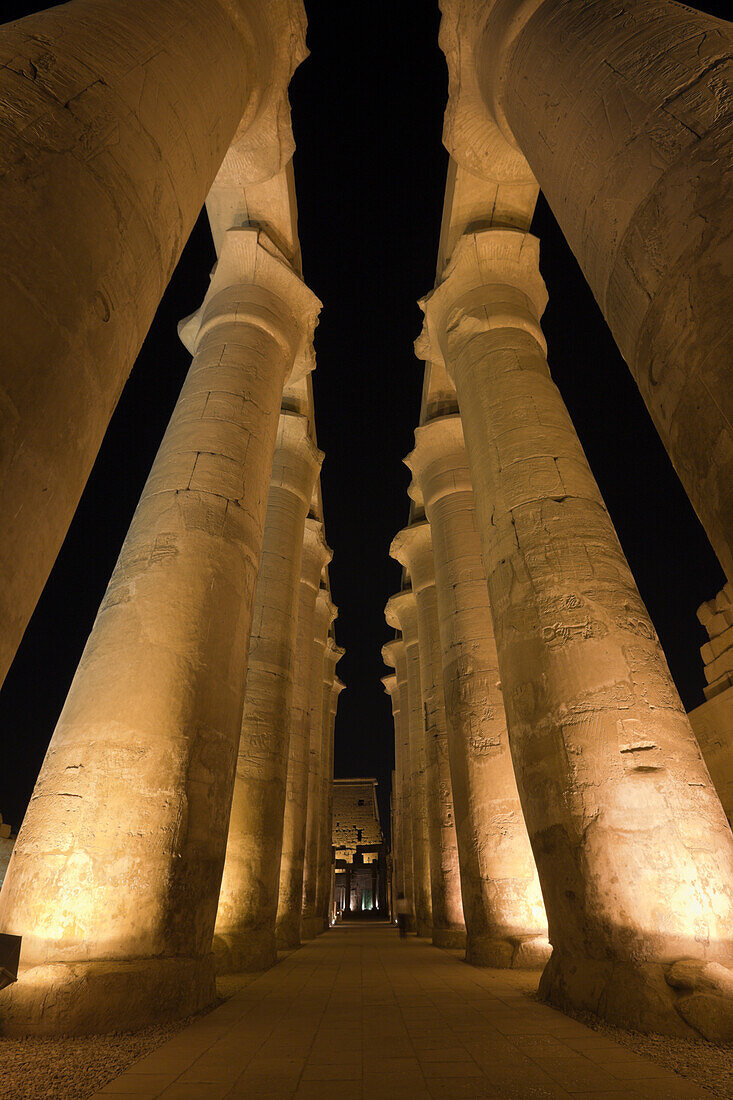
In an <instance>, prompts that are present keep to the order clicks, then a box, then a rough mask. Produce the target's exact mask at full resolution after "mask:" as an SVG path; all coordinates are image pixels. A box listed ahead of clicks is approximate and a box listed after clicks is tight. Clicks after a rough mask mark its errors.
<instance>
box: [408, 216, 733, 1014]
mask: <svg viewBox="0 0 733 1100" xmlns="http://www.w3.org/2000/svg"><path fill="white" fill-rule="evenodd" d="M545 302H546V294H545V290H544V284H543V283H542V280H541V278H540V275H539V269H538V248H537V241H536V240H535V238H532V237H530V236H529V235H528V234H523V233H520V232H515V231H511V230H489V231H488V232H483V233H476V234H470V235H468V236H467V237H466V238H463V239H462V240H461V241H460V242H459V244H458V246H457V249H456V251H455V253H454V256H453V258H452V261H451V264H450V267H449V269H448V271H447V274H446V279H445V281H444V282H443V283H442V284H441V285H440V286H439V287H438V289H437V290H436V291H435V292H434V293H433V295H431V297H430V298H429V299H428V300H427V303H426V310H427V316H428V331H429V332H430V333H432V334H433V335H435V336H436V337H437V340H438V343H437V345H432V346H433V347H436V346H437V347H438V348H439V349H440V351H441V352H442V354H444V355H445V359H446V365H447V366H448V367H449V369H450V371H451V373H452V375H453V378H454V380H455V383H456V388H457V392H458V400H459V404H460V407H461V414H462V420H463V425H464V430H465V436H466V447H467V450H468V458H469V464H470V468H471V480H472V483H473V487H474V491H475V494H476V510H477V517H478V521H479V530H480V534H481V538H482V545H483V553H484V561H485V565H486V570H487V575H488V583H489V599H490V602H491V611H492V617H493V621H494V627H495V630H496V642H497V649H498V655H499V669H500V672H501V682H502V686H503V692H504V702H505V707H506V715H507V723H508V727H509V737H510V744H511V749H512V755H513V758H514V764H515V768H516V774H517V780H518V785H519V790H520V794H521V797H522V804H523V807H524V811H525V818H526V821H527V827H528V830H529V834H530V838H531V840H532V846H533V849H534V853H535V858H536V860H537V867H538V871H539V875H540V881H541V883H542V892H543V895H544V898H545V904H546V906H547V914H548V919H549V924H550V940H551V942H552V945H553V954H552V958H551V960H550V962H549V964H548V966H547V968H546V969H545V972H544V974H543V978H542V983H541V990H542V992H543V994H544V995H545V996H546V997H548V998H549V999H551V1000H552V1001H554V1002H555V1003H557V1004H559V1005H561V1006H563V1005H564V1006H572V1007H575V1008H586V1009H591V1010H592V1011H594V1012H598V1013H599V1014H601V1015H603V1016H605V1017H606V1018H608V1019H611V1020H615V1021H616V1022H617V1023H621V1024H623V1025H624V1026H631V1027H638V1028H641V1029H644V1030H655V1031H660V1032H669V1033H676V1034H691V1032H690V1029H689V1028H687V1026H686V1024H685V1023H684V1022H683V1021H684V1020H689V1021H690V1022H692V1021H693V1019H694V1020H695V1023H694V1026H696V1027H700V1026H703V1027H705V1026H707V1025H705V1024H703V1025H701V1024H700V1022H699V1020H698V1019H697V1016H698V1015H699V1013H700V1011H701V1007H700V1005H701V1002H700V1001H699V999H698V1000H696V998H695V997H687V998H682V999H680V995H679V994H678V993H676V992H673V990H672V989H671V987H670V984H668V982H667V979H669V981H670V982H673V981H674V974H673V973H671V972H670V970H669V969H668V967H669V964H670V963H672V962H673V961H674V960H678V959H683V958H688V959H693V960H698V961H699V962H700V965H704V963H705V962H706V961H707V960H715V961H716V962H721V963H724V964H729V963H730V962H731V961H733V943H732V939H733V837H732V836H731V832H730V829H729V827H728V823H727V821H726V819H725V815H724V813H723V811H722V809H721V807H720V803H719V801H718V798H717V795H716V793H715V790H714V788H713V785H712V783H711V782H710V778H709V776H708V773H707V770H706V768H705V766H704V764H703V761H702V758H701V756H700V751H699V749H698V747H697V744H696V742H695V739H694V737H693V735H692V731H691V729H690V726H689V722H688V720H687V717H686V715H685V712H684V710H683V708H682V705H681V703H680V700H679V697H678V695H677V692H676V690H675V687H674V684H673V682H672V678H671V676H670V674H669V670H668V668H667V665H666V662H665V659H664V654H663V653H662V650H661V647H660V645H659V641H658V639H657V636H656V633H655V631H654V627H653V626H652V624H651V621H650V619H649V616H648V614H647V612H646V609H645V607H644V605H643V603H642V601H641V598H640V596H639V593H638V591H637V589H636V585H635V584H634V580H633V577H632V575H631V572H630V570H629V567H628V564H627V562H626V560H625V558H624V556H623V552H622V550H621V547H620V546H619V543H618V539H617V537H616V533H615V531H614V529H613V525H612V523H611V520H610V517H609V515H608V512H607V511H606V508H605V506H604V504H603V500H602V498H601V495H600V493H599V491H598V487H597V485H596V483H595V481H594V479H593V476H592V474H591V472H590V470H589V468H588V464H587V461H586V459H585V456H584V454H583V451H582V448H581V446H580V443H579V441H578V438H577V436H576V434H575V431H574V429H573V426H572V423H571V421H570V418H569V416H568V413H567V410H566V409H565V406H564V404H563V401H562V398H561V397H560V394H559V392H558V390H557V388H556V386H555V385H554V384H553V382H552V380H551V378H550V375H549V370H548V366H547V361H546V356H545V350H544V340H543V337H542V334H541V331H540V328H539V322H538V317H539V315H540V313H541V311H542V309H543V308H544V304H545ZM718 1000H720V998H718ZM703 1001H704V997H703ZM675 1010H676V1011H675Z"/></svg>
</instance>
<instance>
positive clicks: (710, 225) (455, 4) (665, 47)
mask: <svg viewBox="0 0 733 1100" xmlns="http://www.w3.org/2000/svg"><path fill="white" fill-rule="evenodd" d="M441 8H442V11H443V18H442V23H441V35H440V40H441V45H442V47H443V49H444V51H445V53H446V58H447V62H448V68H449V76H450V95H449V103H448V108H447V111H446V123H445V132H444V138H445V144H446V146H447V148H448V150H449V152H450V154H451V165H450V169H449V173H448V187H447V191H446V201H445V209H444V215H443V223H442V232H441V240H440V246H439V254H438V265H437V279H436V283H435V287H434V289H433V290H432V291H431V292H430V293H429V294H428V295H427V296H426V297H425V298H424V299H423V301H422V302H421V303H420V304H421V307H422V309H423V312H424V315H425V320H424V326H423V331H422V333H421V335H420V337H419V339H418V341H417V342H416V353H417V355H418V357H419V358H421V359H424V360H425V363H426V367H425V381H424V387H423V400H422V408H421V414H420V421H419V425H418V426H417V429H416V432H415V449H414V451H413V452H412V453H411V454H409V455H408V456H407V457H406V459H405V462H406V464H407V465H408V467H409V468H410V470H411V471H412V474H413V482H412V484H411V486H410V489H409V496H410V498H411V501H410V504H409V523H408V525H407V526H406V527H405V528H404V529H403V530H402V531H401V532H399V533H398V534H397V536H396V538H395V540H394V542H393V544H392V546H391V548H390V553H391V554H392V556H393V557H395V558H396V559H397V560H398V561H399V562H400V564H401V565H402V566H403V585H402V590H401V591H400V592H399V593H397V594H396V595H395V596H394V597H392V599H391V600H390V601H389V603H388V605H387V611H386V617H387V622H388V624H389V625H390V626H391V627H393V628H394V629H395V630H396V636H395V638H394V640H393V641H391V642H390V643H389V645H388V646H386V647H385V649H384V650H383V654H384V658H385V661H386V663H387V664H388V665H390V666H392V667H394V669H395V679H394V684H393V685H390V686H389V687H388V690H391V692H392V697H393V701H395V700H397V699H399V706H397V705H396V703H394V713H395V733H396V750H395V762H396V766H395V787H396V790H395V795H394V802H393V805H394V807H395V832H396V834H397V836H398V838H399V846H398V852H399V853H400V854H399V857H398V858H399V859H400V861H401V863H402V866H401V867H398V868H397V869H396V877H397V882H398V883H399V884H400V888H401V889H402V891H403V892H404V893H405V895H406V896H407V897H408V901H409V903H410V904H411V906H412V910H413V913H414V915H415V918H416V923H417V927H418V931H419V932H420V934H423V935H426V934H431V935H432V937H433V942H435V943H436V944H440V943H441V942H443V940H444V937H445V935H446V929H448V928H456V929H457V928H458V927H459V925H460V924H461V922H462V921H463V922H465V930H466V958H467V961H469V962H472V963H474V964H476V965H492V966H501V967H516V966H537V965H543V964H544V970H543V974H542V979H541V983H540V994H541V995H542V996H544V997H545V998H546V999H547V1000H549V1001H551V1002H553V1003H554V1004H556V1005H558V1006H560V1007H563V1008H567V1009H571V1010H578V1009H581V1010H588V1011H591V1012H594V1013H597V1014H598V1015H600V1016H603V1017H605V1018H606V1019H608V1020H611V1021H613V1022H615V1023H617V1024H621V1025H623V1026H631V1027H636V1028H638V1029H640V1030H644V1031H658V1032H662V1033H668V1034H676V1035H688V1036H691V1035H699V1034H703V1035H706V1036H707V1037H709V1038H721V1037H722V1038H731V1037H733V1004H732V1003H731V1001H730V998H729V994H728V993H727V992H726V991H727V990H729V989H730V988H731V976H732V975H731V969H730V968H731V967H732V966H733V836H732V835H731V831H730V827H729V824H728V820H727V819H726V816H725V813H724V812H723V809H722V807H721V804H720V798H719V794H718V792H717V791H716V789H715V786H714V785H713V782H712V781H711V778H710V775H709V773H708V770H707V768H706V765H705V762H704V760H703V757H702V755H701V752H700V747H699V745H698V743H697V741H696V740H695V737H694V735H693V732H692V729H691V727H690V722H689V720H688V718H687V715H686V714H685V711H684V709H683V707H682V704H681V702H680V699H679V696H678V693H677V690H676V688H675V685H674V683H673V681H672V677H671V675H670V673H669V669H668V667H667V664H666V661H665V658H664V654H663V652H662V650H661V647H660V644H659V640H658V638H657V636H656V632H655V630H654V626H653V624H652V623H651V620H650V619H649V615H648V613H647V611H646V609H645V607H644V605H643V602H642V600H641V597H640V596H639V593H638V590H637V588H636V585H635V582H634V579H633V577H632V575H631V571H630V569H629V566H628V563H627V562H626V559H625V558H624V555H623V551H622V549H621V547H620V545H619V542H618V539H617V536H616V533H615V531H614V528H613V524H612V521H611V519H610V517H609V515H608V512H607V510H606V507H605V504H604V502H603V499H602V497H601V494H600V492H599V490H598V486H597V485H596V482H595V480H594V478H593V475H592V472H591V470H590V469H589V467H588V463H587V460H586V458H585V455H584V453H583V450H582V447H581V445H580V442H579V440H578V438H577V435H576V433H575V430H574V427H573V424H572V422H571V419H570V417H569V415H568V412H567V409H566V408H565V405H564V403H563V401H562V397H561V395H560V393H559V392H558V390H557V387H556V386H555V384H554V383H553V381H552V378H551V375H550V371H549V367H548V362H547V347H546V343H545V339H544V336H543V334H542V330H541V327H540V318H541V316H542V313H543V311H544V308H545V305H546V302H547V294H546V291H545V287H544V283H543V280H542V277H541V275H540V269H539V244H540V243H539V242H538V241H537V239H536V238H534V237H533V236H532V235H531V234H530V233H529V226H530V222H531V218H532V212H533V209H534V204H535V201H536V197H537V194H538V188H539V187H542V189H543V191H544V192H545V194H546V196H547V198H548V201H549V203H550V205H551V207H552V209H553V211H554V212H555V214H556V216H557V218H558V221H559V223H560V225H561V228H563V230H564V231H565V234H566V236H567V239H568V241H569V243H570V245H571V247H572V248H573V251H574V252H575V254H576V256H577V258H578V260H579V262H580V264H581V267H582V268H583V270H584V272H585V274H586V276H587V278H588V281H589V283H590V286H591V288H592V289H593V291H594V293H595V295H596V297H597V299H598V301H599V304H600V306H601V308H602V309H603V311H604V314H605V316H606V319H607V320H608V323H609V326H610V327H611V330H612V332H613V333H614V336H615V337H616V340H617V342H618V344H619V347H620V349H621V351H622V353H623V355H624V356H625V358H626V361H627V362H628V364H629V367H630V368H631V370H632V372H633V374H634V377H635V378H636V380H637V382H638V384H639V387H640V389H641V392H642V394H643V396H644V398H645V400H646V402H647V405H648V407H649V410H650V412H651V414H652V417H653V419H654V422H655V424H656V426H657V429H658V431H659V432H660V435H661V437H662V439H663V441H664V442H665V445H666V446H667V449H668V451H669V454H670V457H671V458H672V460H673V462H674V463H675V466H676V468H677V470H678V472H679V474H680V477H681V478H682V480H683V482H684V484H685V486H686V488H687V490H688V492H689V494H690V498H691V500H692V501H693V503H694V505H695V507H696V509H697V511H698V514H699V516H700V518H701V519H702V521H703V523H704V524H705V525H706V529H707V531H708V534H709V535H710V538H711V541H712V543H713V545H714V547H715V548H716V550H717V552H718V555H719V557H720V560H721V563H722V564H723V565H724V567H725V568H726V569H728V570H730V567H731V565H732V564H733V558H731V556H730V530H731V528H730V522H731V515H733V513H732V512H731V509H730V500H731V497H730V484H731V479H730V471H729V469H728V465H727V464H728V461H729V457H730V455H731V454H733V448H731V441H730V418H729V416H728V414H727V412H726V409H727V405H726V402H729V401H730V394H731V392H733V387H731V384H730V382H731V378H730V362H731V354H730V352H731V350H732V349H733V337H732V336H731V314H730V309H729V300H730V295H731V289H732V288H731V272H733V246H732V242H731V237H730V219H729V216H728V215H729V210H730V194H729V189H728V190H726V185H725V184H724V183H723V182H722V178H723V177H722V176H721V166H722V164H725V166H726V167H725V169H724V170H723V176H724V175H725V172H729V171H730V168H731V137H730V135H731V132H733V130H732V128H731V125H730V102H731V100H730V95H729V94H728V93H727V92H726V91H725V90H724V88H725V87H726V85H725V80H724V77H723V75H722V74H723V73H724V72H725V71H726V65H729V58H730V54H731V48H732V47H733V29H732V28H731V25H730V24H727V23H723V22H721V21H720V20H715V19H711V18H710V17H708V16H704V15H701V14H698V13H696V12H693V11H691V10H690V9H689V8H684V7H682V6H681V5H678V4H675V3H671V2H667V0H659V2H655V0H628V2H621V3H619V4H616V5H608V4H604V3H602V2H600V0H599V2H598V3H596V2H594V0H592V2H590V3H586V2H585V0H583V2H581V0H531V2H530V3H522V2H520V0H509V2H503V0H443V2H442V3H441ZM662 58H664V63H662ZM713 283H714V284H715V289H714V291H712V290H711V292H710V293H708V292H707V291H706V290H705V289H704V288H705V287H706V286H707V287H708V288H711V287H712V285H713ZM568 320H569V323H570V319H568ZM724 349H725V350H724ZM729 576H730V572H729ZM408 652H409V653H410V654H411V658H412V664H413V668H414V671H413V674H412V677H409V676H407V675H406V674H405V673H404V671H403V672H402V674H401V671H400V664H402V666H403V668H404V667H405V665H406V663H407V660H408V657H407V654H408ZM436 670H438V671H437V674H436ZM400 679H402V682H403V684H404V688H403V690H402V694H401V695H400V687H399V684H400ZM411 694H412V696H413V698H412V699H411V698H410V696H411ZM408 711H409V713H410V714H411V715H413V713H414V721H413V722H412V724H411V726H410V733H409V739H410V746H409V749H410V751H409V752H408V753H406V752H405V748H404V742H405V714H406V713H407V712H408ZM730 736H731V735H730V733H729V734H728V737H729V740H728V742H727V745H726V748H725V751H726V753H730V751H731V747H730ZM411 754H412V755H411ZM726 771H727V770H726ZM421 783H422V785H423V786H424V788H425V789H426V791H427V798H426V799H425V801H424V802H423V801H422V800H421V799H420V798H419V797H418V798H416V784H418V785H419V784H421ZM425 816H426V817H427V819H426V820H425ZM406 836H410V837H411V840H412V848H411V850H410V848H409V847H408V846H407V845H406V844H405V837H406ZM410 862H411V864H412V866H411V868H410V867H408V864H409V863H410ZM426 864H427V865H428V866H429V874H428V875H427V877H426V881H427V884H428V885H429V891H430V898H429V899H428V900H426V899H425V898H424V897H423V896H422V892H421V881H422V879H421V876H422V875H423V873H424V867H425V865H426ZM410 876H412V877H410ZM458 886H459V888H457V887H458ZM424 889H425V887H423V892H424ZM449 903H450V907H451V916H450V918H449V917H447V915H446V910H447V907H448V904H449ZM428 914H430V917H428Z"/></svg>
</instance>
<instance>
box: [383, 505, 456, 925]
mask: <svg viewBox="0 0 733 1100" xmlns="http://www.w3.org/2000/svg"><path fill="white" fill-rule="evenodd" d="M390 554H391V555H392V557H393V558H396V559H397V561H399V562H400V564H401V565H403V566H404V567H405V568H406V569H407V571H408V573H409V574H410V580H411V581H412V590H413V592H414V593H415V599H416V601H417V630H418V637H419V639H420V685H421V688H422V701H423V713H424V716H425V734H424V736H425V749H426V760H427V772H426V780H427V796H428V839H429V842H430V888H431V893H432V898H433V943H434V944H435V945H436V947H465V944H466V925H465V922H464V918H463V904H462V901H461V876H460V871H459V867H458V844H457V841H456V825H455V817H454V812H453V790H452V786H451V779H450V765H449V763H448V730H447V725H446V719H445V700H444V696H443V675H442V671H443V670H442V661H441V654H440V633H439V627H438V601H437V596H436V592H435V569H434V566H433V546H432V540H431V535H430V524H429V523H428V522H427V520H420V521H418V522H416V523H413V524H411V525H410V526H409V527H405V528H403V529H402V531H400V532H399V534H398V535H397V536H396V538H395V540H394V542H393V543H392V545H391V547H390Z"/></svg>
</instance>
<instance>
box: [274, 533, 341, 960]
mask: <svg viewBox="0 0 733 1100" xmlns="http://www.w3.org/2000/svg"><path fill="white" fill-rule="evenodd" d="M331 557H332V554H331V551H330V550H329V548H328V547H327V546H326V543H325V542H324V539H323V524H322V523H321V522H320V521H319V520H315V519H310V518H309V519H307V520H306V521H305V534H304V536H303V562H302V566H301V580H300V599H299V601H298V636H297V642H296V646H295V664H294V671H293V701H292V706H291V710H290V714H291V718H290V750H289V758H288V781H287V791H286V799H285V820H284V824H283V851H282V861H281V864H280V892H279V897H278V906H277V943H278V947H281V948H293V947H298V946H299V945H300V920H301V912H302V909H303V863H304V860H305V831H306V820H307V811H308V767H309V760H310V698H311V664H312V658H313V650H314V647H313V630H314V617H315V611H316V596H317V595H318V588H319V584H320V579H321V574H322V572H323V569H324V567H325V566H326V564H327V563H328V562H329V561H330V560H331Z"/></svg>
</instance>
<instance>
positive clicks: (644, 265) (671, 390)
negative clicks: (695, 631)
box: [441, 0, 733, 579]
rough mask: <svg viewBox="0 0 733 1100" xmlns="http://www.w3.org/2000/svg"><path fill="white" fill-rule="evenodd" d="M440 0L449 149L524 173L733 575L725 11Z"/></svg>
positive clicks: (596, 0) (731, 42) (473, 166)
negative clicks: (721, 14)
mask: <svg viewBox="0 0 733 1100" xmlns="http://www.w3.org/2000/svg"><path fill="white" fill-rule="evenodd" d="M442 7H443V10H444V19H443V25H442V27H441V42H442V44H443V48H444V50H445V52H446V56H447V59H448V64H449V68H450V72H451V89H452V103H451V105H450V106H449V110H448V115H447V118H446V134H445V140H446V145H447V147H448V149H449V151H450V152H451V153H452V155H453V156H454V157H455V159H456V160H457V161H458V162H459V163H460V164H463V165H464V166H465V167H467V168H469V169H470V170H471V171H472V172H474V173H475V174H479V175H484V176H486V175H488V176H489V177H490V178H492V179H496V178H497V173H498V174H499V176H500V178H501V179H503V180H507V179H518V178H526V175H527V174H529V175H530V178H531V173H534V175H535V176H536V178H537V181H538V182H539V185H540V187H541V188H542V191H543V192H544V194H545V195H546V196H547V199H548V202H549V203H550V206H551V207H552V210H553V212H554V214H555V216H556V217H557V220H558V222H559V223H560V226H561V228H562V230H563V232H564V234H565V236H566V238H567V240H568V243H569V244H570V247H571V248H572V250H573V252H574V253H575V256H576V257H577V259H578V262H579V263H580V266H581V267H582V269H583V271H584V273H585V276H586V278H587V280H588V283H589V284H590V287H591V289H592V291H593V293H594V295H595V297H596V299H597V301H598V304H599V305H600V307H601V309H602V310H603V313H604V316H605V318H606V320H607V321H608V324H609V326H610V328H611V331H612V332H613V335H614V337H615V339H616V342H617V344H618V346H619V348H620V350H621V353H622V354H623V356H624V358H625V359H626V362H627V363H628V365H629V367H630V369H631V372H632V374H633V376H634V378H635V380H636V382H637V384H638V386H639V389H640V390H641V393H642V396H643V397H644V400H645V402H646V405H647V408H648V409H649V412H650V414H651V416H652V419H653V420H654V423H655V425H656V428H657V430H658V432H659V434H660V436H661V438H662V440H663V442H664V445H665V447H666V448H667V451H668V453H669V455H670V457H671V459H672V461H673V463H674V465H675V469H676V470H677V473H678V474H679V476H680V478H681V480H682V482H683V484H684V486H685V489H686V490H687V492H688V494H689V497H690V500H691V501H692V503H693V505H694V507H695V509H696V511H697V513H698V515H699V516H700V519H701V520H702V522H703V525H704V526H705V530H706V531H707V533H708V536H709V538H710V541H711V542H712V544H713V546H714V548H715V550H716V552H717V554H718V556H719V558H720V561H721V564H722V565H723V568H724V569H725V570H726V573H727V574H728V577H729V578H731V579H733V427H731V425H733V311H732V310H731V308H730V302H731V297H733V264H731V248H732V241H731V232H732V229H731V226H733V189H731V187H730V182H729V181H730V174H731V171H732V170H733V96H731V95H730V91H729V69H730V64H731V56H733V26H732V25H731V24H730V23H726V22H723V21H722V20H720V19H715V18H713V17H712V16H710V15H705V14H703V13H702V12H698V11H693V10H692V8H689V7H686V6H683V5H682V4H676V3H673V2H671V0H620V2H618V3H614V4H609V3H607V2H606V0H529V2H527V0H493V2H492V0H489V2H487V0H443V3H442ZM520 150H521V152H520ZM522 154H523V155H522ZM525 158H526V160H525ZM527 162H528V164H527ZM530 168H531V173H530Z"/></svg>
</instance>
